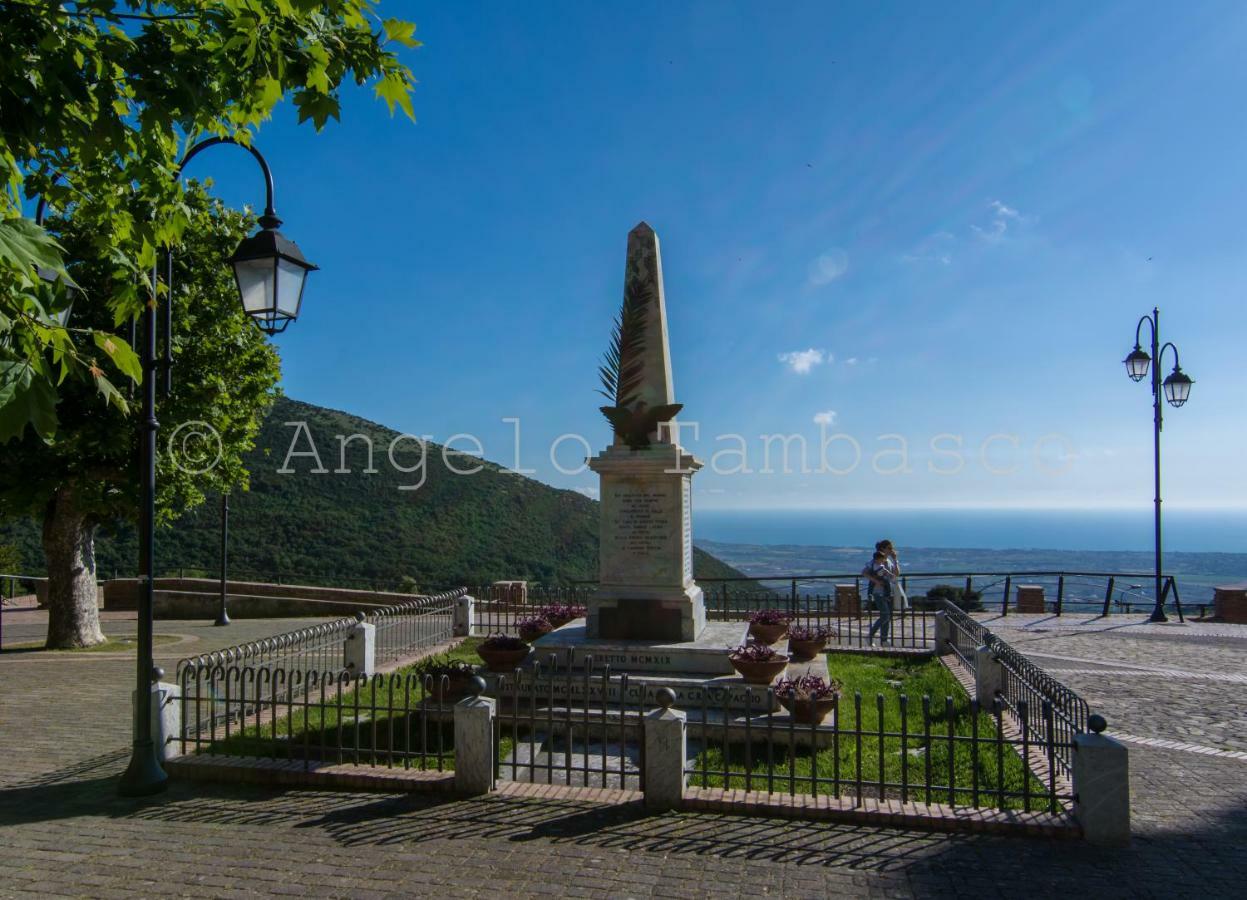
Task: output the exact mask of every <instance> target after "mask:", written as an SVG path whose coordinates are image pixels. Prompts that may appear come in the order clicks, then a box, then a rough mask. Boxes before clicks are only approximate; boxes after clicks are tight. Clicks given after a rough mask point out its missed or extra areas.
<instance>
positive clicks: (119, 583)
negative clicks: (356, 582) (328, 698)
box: [103, 578, 413, 619]
mask: <svg viewBox="0 0 1247 900" xmlns="http://www.w3.org/2000/svg"><path fill="white" fill-rule="evenodd" d="M155 587H156V591H155V598H154V599H155V604H154V606H155V608H154V610H153V613H154V615H155V617H156V618H158V619H203V618H211V617H213V616H215V615H216V611H217V607H218V605H219V603H220V597H221V594H220V590H221V583H220V582H219V581H217V580H215V579H211V578H157V579H156V585H155ZM138 593H139V582H138V579H136V578H117V579H113V580H112V581H107V582H105V583H104V590H103V597H104V609H107V610H117V609H137V608H138ZM226 594H227V600H228V603H229V614H230V618H238V619H269V618H292V617H298V616H309V617H313V616H315V617H320V616H349V615H351V614H353V613H355V612H357V611H360V610H364V611H367V610H368V609H370V608H375V607H381V606H392V605H394V604H396V603H402V602H404V601H406V600H411V599H412V597H413V595H412V594H399V593H391V592H387V591H359V590H351V589H348V588H328V587H319V586H315V585H296V584H265V583H264V582H257V581H230V582H228V583H227V585H226Z"/></svg>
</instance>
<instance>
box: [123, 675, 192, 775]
mask: <svg viewBox="0 0 1247 900" xmlns="http://www.w3.org/2000/svg"><path fill="white" fill-rule="evenodd" d="M164 674H165V673H164V670H163V669H160V668H157V669H156V680H155V681H153V682H152V686H151V692H152V743H153V744H154V745H155V747H156V758H157V759H159V760H160V761H161V762H164V761H165V760H166V759H167V758H168V757H170V756H177V755H179V753H180V752H181V750H180V748H179V747H178V746H176V741H177V740H178V739H179V738H180V737H181V728H182V688H181V687H180V686H178V685H176V684H170V683H169V682H167V681H161V680H160V679H161V678H163V677H164ZM130 710H131V716H130V718H131V722H132V724H133V725H134V730H135V731H137V730H138V718H139V692H138V691H131V692H130Z"/></svg>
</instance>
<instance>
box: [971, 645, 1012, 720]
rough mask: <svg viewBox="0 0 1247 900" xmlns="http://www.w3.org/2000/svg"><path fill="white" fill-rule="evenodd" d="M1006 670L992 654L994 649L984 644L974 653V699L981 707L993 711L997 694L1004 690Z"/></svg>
mask: <svg viewBox="0 0 1247 900" xmlns="http://www.w3.org/2000/svg"><path fill="white" fill-rule="evenodd" d="M1004 686H1005V670H1004V667H1003V666H1001V665H1000V662H999V661H998V660H997V659H996V656H995V654H993V653H992V648H991V647H988V646H987V645H986V644H984V645H983V646H982V647H979V648H977V649H976V650H975V651H974V699H976V700H978V701H979V706H980V707H981V708H985V709H991V704H992V701H993V700H995V699H996V694H997V693H999V692H1000V691H1002V690H1004Z"/></svg>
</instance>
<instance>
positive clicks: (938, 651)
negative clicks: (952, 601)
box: [935, 609, 953, 656]
mask: <svg viewBox="0 0 1247 900" xmlns="http://www.w3.org/2000/svg"><path fill="white" fill-rule="evenodd" d="M952 641H953V627H952V625H950V624H949V622H948V613H947V612H946V611H945V610H942V609H941V610H940V611H939V612H937V613H936V614H935V655H936V656H947V655H948V654H950V653H952V652H953V643H952Z"/></svg>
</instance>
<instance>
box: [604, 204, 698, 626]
mask: <svg viewBox="0 0 1247 900" xmlns="http://www.w3.org/2000/svg"><path fill="white" fill-rule="evenodd" d="M624 284H625V291H627V290H628V289H629V288H638V287H639V288H642V289H645V291H646V295H647V296H648V301H647V309H646V315H645V339H644V341H643V342H642V345H641V348H640V351H639V357H640V362H641V364H642V367H643V374H642V378H641V382H640V386H639V388H638V389H637V391H636V393H635V402H634V403H633V408H634V409H636V410H643V409H645V408H651V409H652V408H654V407H658V406H665V405H669V404H672V403H674V402H675V391H674V388H673V386H672V381H671V351H670V347H669V345H668V341H667V305H666V298H665V296H664V295H663V284H662V258H661V256H660V254H659V250H658V235H656V234H655V233H654V229H652V228H650V227H649V225H647V224H645V223H644V222H642V223H641V224H639V225H637V226H636V227H635V228H633V229H632V231H631V232H629V233H628V261H627V265H626V267H625V269H624ZM634 361H635V360H631V359H628V358H626V356H625V358H624V360H623V361H622V362H623V367H624V368H627V367H628V365H629V364H630V363H632V362H634ZM672 424H673V421H671V422H666V423H661V422H659V423H655V427H654V430H653V431H652V432H651V433H650V434H649V442H648V443H649V445H648V446H645V447H636V448H634V447H630V446H629V445H628V442H627V441H625V440H623V439H622V438H621V437H619V436H616V438H615V441H614V443H613V444H612V445H611V446H610V447H608V448H607V449H606V450H604V451H603V452H602V453H600V454H598V455H597V456H595V457H594V458H593V459H591V460H589V468H591V469H593V471H595V472H597V473H598V476H599V478H600V479H601V517H602V519H601V542H600V551H599V553H600V563H599V576H598V589H597V592H596V593H595V594H594V596H593V597H592V599H591V600H590V601H589V616H588V621H587V622H586V626H587V637H588V638H590V639H599V640H620V639H625V640H629V639H630V640H651V641H670V642H687V641H695V640H696V639H697V638H698V637H699V636H700V634H701V632H702V629H703V628H704V627H705V624H706V609H705V602H704V599H703V597H702V591H701V588H699V587H698V586H697V584H696V582H694V581H693V527H692V525H693V523H692V497H691V493H692V492H691V483H692V476H693V473H694V472H696V471H697V470H698V469H700V468H701V463H700V462H698V461H697V460H696V459H694V458H693V457H692V456H691V455H690V454H687V453H685V452H684V451H683V450H682V449H681V448H680V446H679V444H677V443H676V442H675V438H677V437H678V430H676V429H674V428H673V427H672Z"/></svg>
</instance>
